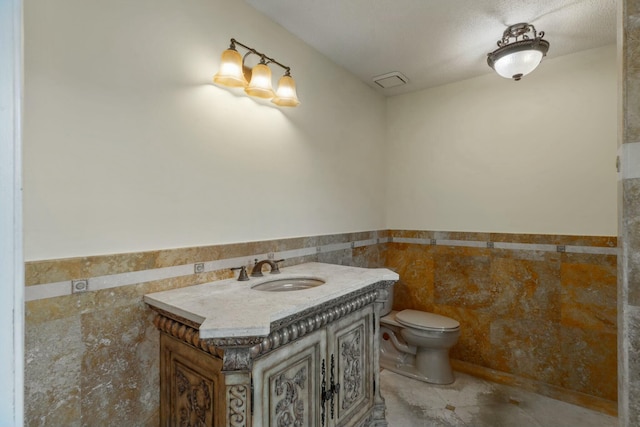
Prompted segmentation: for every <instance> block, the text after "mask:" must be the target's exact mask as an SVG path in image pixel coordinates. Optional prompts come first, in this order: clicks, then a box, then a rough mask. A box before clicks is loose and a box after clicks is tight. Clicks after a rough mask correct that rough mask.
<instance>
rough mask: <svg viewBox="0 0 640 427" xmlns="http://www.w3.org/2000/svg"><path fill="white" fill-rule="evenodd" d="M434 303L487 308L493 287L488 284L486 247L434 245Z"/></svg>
mask: <svg viewBox="0 0 640 427" xmlns="http://www.w3.org/2000/svg"><path fill="white" fill-rule="evenodd" d="M434 266H435V267H434V268H435V273H434V275H435V277H434V302H435V303H436V304H443V305H454V306H464V307H467V308H472V309H476V310H477V309H489V308H490V307H491V306H492V304H493V303H494V301H495V296H496V288H495V287H494V286H493V284H492V283H491V268H490V267H491V258H490V253H489V250H488V249H479V248H466V247H448V246H436V248H435V254H434Z"/></svg>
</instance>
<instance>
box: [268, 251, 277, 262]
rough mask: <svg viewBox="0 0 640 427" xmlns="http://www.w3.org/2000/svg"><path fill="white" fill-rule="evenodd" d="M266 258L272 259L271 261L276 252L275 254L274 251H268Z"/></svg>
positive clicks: (274, 257)
mask: <svg viewBox="0 0 640 427" xmlns="http://www.w3.org/2000/svg"><path fill="white" fill-rule="evenodd" d="M267 259H270V260H272V261H273V260H274V259H276V254H275V253H273V252H269V253H268V254H267Z"/></svg>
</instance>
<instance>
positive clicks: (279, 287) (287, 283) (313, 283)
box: [251, 277, 325, 292]
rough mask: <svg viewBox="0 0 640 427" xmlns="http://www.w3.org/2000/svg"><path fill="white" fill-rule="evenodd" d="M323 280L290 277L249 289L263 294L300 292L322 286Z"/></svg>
mask: <svg viewBox="0 0 640 427" xmlns="http://www.w3.org/2000/svg"><path fill="white" fill-rule="evenodd" d="M324 283H325V282H324V280H322V279H318V278H316V277H292V278H289V279H275V280H269V281H268V282H263V283H260V284H258V285H255V286H252V287H251V289H255V290H256V291H263V292H291V291H302V290H305V289H311V288H315V287H318V286H321V285H324Z"/></svg>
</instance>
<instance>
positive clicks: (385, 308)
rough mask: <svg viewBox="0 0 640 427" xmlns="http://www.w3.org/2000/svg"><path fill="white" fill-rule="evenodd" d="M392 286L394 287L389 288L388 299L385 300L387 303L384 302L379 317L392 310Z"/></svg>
mask: <svg viewBox="0 0 640 427" xmlns="http://www.w3.org/2000/svg"><path fill="white" fill-rule="evenodd" d="M393 286H394V285H391V286H389V297H388V298H387V301H385V303H384V305H383V306H382V311H381V312H380V316H386V315H387V314H389V313H390V312H391V310H392V309H393Z"/></svg>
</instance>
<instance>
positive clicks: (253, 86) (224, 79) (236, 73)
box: [213, 39, 300, 107]
mask: <svg viewBox="0 0 640 427" xmlns="http://www.w3.org/2000/svg"><path fill="white" fill-rule="evenodd" d="M236 45H238V46H242V47H243V48H245V49H246V50H247V53H246V54H245V55H244V56H240V53H239V52H238V51H237V50H236ZM251 54H254V55H257V56H259V57H260V63H259V64H257V65H256V66H254V67H253V69H249V68H248V67H246V66H245V65H244V60H245V59H246V58H247V56H249V55H251ZM269 64H276V65H278V66H280V67H281V68H282V69H284V70H285V72H284V75H283V76H282V77H281V78H280V81H279V82H278V89H277V90H276V91H275V92H274V91H273V86H272V84H271V68H269ZM213 82H214V83H216V84H219V85H223V86H228V87H243V88H244V91H245V92H246V93H247V94H248V95H250V96H254V97H257V98H263V99H271V102H273V103H274V104H276V105H279V106H281V107H295V106H297V105H299V104H300V101H299V100H298V95H297V93H296V83H295V81H294V80H293V77H291V69H290V68H289V67H287V66H286V65H283V64H281V63H279V62H278V61H276V60H275V59H273V58H269V57H268V56H267V55H265V54H264V53H260V52H258V51H257V50H255V49H254V48H251V47H249V46H247V45H244V44H242V43H240V42H239V41H237V40H236V39H231V45H230V46H229V49H227V50H225V51H224V52H222V59H221V61H220V70H219V71H218V72H217V73H216V75H215V76H213Z"/></svg>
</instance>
